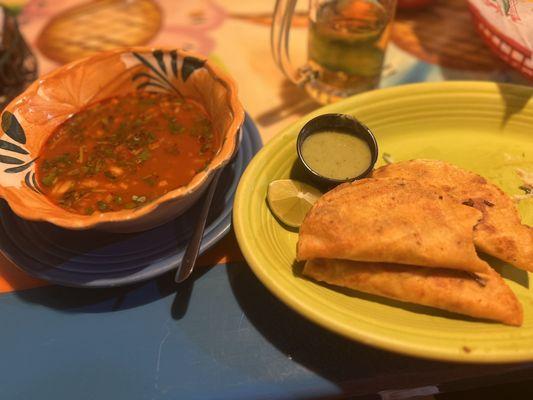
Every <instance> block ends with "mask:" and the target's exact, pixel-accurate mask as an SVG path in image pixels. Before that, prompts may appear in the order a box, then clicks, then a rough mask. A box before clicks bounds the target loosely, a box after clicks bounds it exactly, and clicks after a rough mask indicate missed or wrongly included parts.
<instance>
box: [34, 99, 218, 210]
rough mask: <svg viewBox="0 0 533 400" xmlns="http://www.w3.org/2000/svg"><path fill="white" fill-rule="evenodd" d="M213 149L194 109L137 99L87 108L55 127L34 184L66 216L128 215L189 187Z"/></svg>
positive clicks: (201, 114) (203, 118) (205, 123)
mask: <svg viewBox="0 0 533 400" xmlns="http://www.w3.org/2000/svg"><path fill="white" fill-rule="evenodd" d="M219 147H220V138H219V137H218V135H215V134H214V132H213V127H212V124H211V121H210V120H209V117H208V115H207V114H206V112H205V110H203V109H202V108H201V107H200V106H199V105H198V104H197V103H195V102H192V101H190V100H182V99H180V98H178V97H176V96H173V95H170V94H164V93H150V92H137V93H135V94H133V95H129V96H126V97H114V98H110V99H107V100H105V101H102V102H100V103H96V104H93V105H91V106H89V107H88V108H86V109H84V110H82V111H80V112H79V113H77V114H75V115H73V116H72V117H71V118H69V119H68V120H66V121H65V122H64V123H63V124H61V125H60V126H59V127H58V128H57V129H56V130H55V132H54V133H53V134H52V135H51V136H50V138H49V139H48V140H47V142H46V144H45V145H44V146H43V149H42V152H41V154H40V157H39V159H38V160H37V181H38V183H39V187H40V188H41V190H42V191H43V192H44V194H45V195H46V196H47V197H48V198H49V199H50V200H51V201H53V202H54V203H55V204H57V205H59V206H61V207H63V208H65V209H67V210H69V211H71V212H74V213H78V214H86V215H90V214H93V213H94V212H109V211H119V210H123V209H134V208H137V207H140V206H142V205H145V204H147V203H149V202H151V201H153V200H154V199H156V198H158V197H160V196H162V195H164V194H165V193H168V192H169V191H171V190H174V189H176V188H178V187H180V186H184V185H186V184H187V183H189V182H190V181H191V179H192V178H193V176H194V175H196V174H197V173H198V172H200V171H202V170H203V169H205V168H206V166H207V165H208V163H209V162H210V161H211V159H212V158H213V157H214V155H215V154H216V153H217V151H218V149H219Z"/></svg>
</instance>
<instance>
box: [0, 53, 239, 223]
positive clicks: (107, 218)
mask: <svg viewBox="0 0 533 400" xmlns="http://www.w3.org/2000/svg"><path fill="white" fill-rule="evenodd" d="M156 50H162V51H164V52H170V51H176V52H177V53H178V55H180V56H181V57H187V56H190V57H195V58H197V59H200V60H202V61H204V65H203V66H204V67H205V68H206V69H207V70H208V72H209V73H210V75H211V76H212V77H213V79H215V80H216V81H218V82H219V83H220V84H222V85H223V86H224V87H225V88H226V90H227V101H228V104H229V108H230V110H231V111H232V112H233V120H232V122H231V125H230V126H229V127H228V129H227V130H226V131H225V132H224V134H223V141H222V144H221V147H220V150H219V151H218V153H217V154H215V156H214V157H213V159H212V160H211V161H210V163H209V164H208V167H207V169H205V170H203V171H201V172H198V173H197V174H195V175H194V176H193V177H192V178H191V180H190V181H189V183H188V184H187V185H184V186H180V187H178V188H176V189H174V190H171V191H170V192H168V193H166V194H164V195H163V196H161V197H158V198H157V199H155V200H154V201H153V202H151V203H150V204H147V205H145V206H142V207H139V208H137V209H132V210H128V209H124V210H120V211H113V212H108V213H94V214H92V215H83V214H77V213H73V212H69V211H67V210H65V209H63V208H61V207H59V206H58V205H56V204H54V203H53V202H52V201H51V200H50V199H49V198H48V197H47V196H45V195H42V196H43V198H44V200H45V201H46V202H47V203H48V204H49V205H50V207H51V208H53V209H54V210H57V212H58V216H57V217H56V216H46V217H43V216H41V214H39V213H37V212H35V211H34V210H32V208H31V207H28V206H25V205H24V203H23V202H22V201H17V202H10V201H9V198H8V197H9V196H6V194H5V191H6V190H7V189H8V188H6V187H4V186H2V185H0V198H2V199H4V200H5V201H6V202H7V203H8V204H9V206H10V208H11V210H12V211H13V212H14V213H15V214H17V215H18V216H19V217H21V218H24V219H26V220H29V221H36V222H38V221H45V222H50V223H52V224H54V225H56V226H59V227H61V228H66V229H72V230H85V229H94V228H99V227H101V226H103V225H113V224H115V223H116V224H120V223H128V222H130V221H135V220H140V219H141V218H143V217H145V216H146V215H148V214H150V213H152V212H154V211H155V210H156V209H158V208H159V207H161V206H162V205H164V204H166V203H170V202H172V201H175V200H177V199H179V198H183V197H186V196H187V195H189V194H192V193H194V192H196V191H197V190H199V189H202V188H204V186H205V184H206V182H207V181H210V179H211V177H212V175H213V174H214V173H215V171H216V170H218V169H220V168H224V167H225V166H226V165H227V164H228V163H229V162H230V161H231V159H232V158H233V156H234V155H235V153H236V152H237V149H238V145H239V141H240V135H241V134H240V132H241V129H242V125H243V123H244V115H245V114H244V108H243V106H242V104H241V102H240V100H239V98H238V86H237V83H236V82H235V80H234V79H233V78H232V77H231V76H230V75H229V74H228V73H226V72H225V71H224V70H223V69H222V68H221V67H219V66H217V65H215V64H214V63H213V61H211V60H209V58H208V57H207V56H205V55H202V54H199V53H196V52H194V51H189V50H183V49H180V48H177V47H173V46H130V47H120V48H116V49H112V50H107V51H102V52H98V53H96V54H93V55H90V56H88V57H84V58H81V59H79V60H75V61H73V62H70V63H68V64H64V65H62V66H60V67H58V68H56V69H54V70H53V71H50V72H49V73H47V74H45V75H43V76H41V77H38V78H37V79H36V80H35V81H34V82H33V83H32V84H30V85H29V86H28V87H27V88H26V89H25V90H24V91H23V92H22V93H21V94H19V95H18V96H17V97H15V98H14V99H13V100H11V101H10V102H9V104H8V105H7V106H6V107H5V108H4V110H9V109H11V108H12V107H13V105H15V104H16V103H17V102H19V101H20V100H21V99H23V98H24V97H25V96H27V95H28V93H31V92H36V91H37V90H38V87H39V85H40V84H41V82H43V81H45V80H47V79H51V78H53V77H55V76H57V75H60V74H62V73H65V72H66V71H68V70H69V69H72V68H74V67H76V66H78V65H80V64H84V63H88V62H91V61H96V60H99V59H103V58H107V57H111V56H113V55H117V54H125V53H131V52H136V53H141V54H146V53H152V52H153V51H156ZM2 113H3V111H2ZM3 135H4V133H3V132H0V137H1V136H3ZM40 150H41V149H39V151H38V152H37V153H39V152H40ZM37 157H38V155H37ZM16 190H24V189H16Z"/></svg>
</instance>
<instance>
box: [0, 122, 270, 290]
mask: <svg viewBox="0 0 533 400" xmlns="http://www.w3.org/2000/svg"><path fill="white" fill-rule="evenodd" d="M261 146H262V143H261V137H260V136H259V132H258V131H257V128H256V126H255V125H254V123H253V121H252V119H251V118H250V117H249V116H246V120H245V122H244V125H243V138H242V141H241V145H240V147H239V151H238V153H237V154H236V156H235V158H234V159H233V161H232V163H231V164H230V165H228V166H227V167H226V169H225V170H224V172H223V174H222V176H221V177H220V181H219V184H218V189H217V191H216V193H215V197H214V198H213V203H212V204H213V205H212V209H211V212H210V217H209V219H208V221H207V225H206V228H205V232H204V238H203V240H202V245H201V247H200V254H202V253H203V252H205V251H206V250H207V249H208V248H210V247H211V246H213V245H214V244H215V243H216V242H218V241H219V240H220V239H222V238H223V237H224V235H226V233H228V231H229V230H230V227H231V210H232V207H233V197H234V195H235V190H236V189H237V184H238V182H239V179H240V177H241V175H242V173H243V172H244V169H245V168H246V166H247V165H248V162H249V161H250V160H251V159H252V157H253V156H254V155H255V153H256V152H257V151H258V150H259V149H260V148H261ZM201 203H202V201H199V202H198V204H196V205H195V206H194V207H192V208H191V209H190V210H189V211H187V212H186V213H185V214H183V215H181V216H180V217H178V218H176V219H175V220H174V221H172V222H169V223H167V224H165V225H162V226H160V227H157V228H155V229H151V230H149V231H145V232H139V233H131V234H115V233H108V232H102V231H95V230H88V231H69V230H65V229H61V228H59V227H57V226H55V225H51V224H48V223H42V222H31V221H26V220H24V219H22V218H19V217H17V216H16V215H15V214H14V213H13V212H12V211H11V210H10V208H9V206H8V205H7V203H6V202H5V201H1V202H0V218H1V224H0V250H1V251H2V252H3V253H4V255H5V256H6V257H8V258H9V259H10V260H12V261H13V262H14V263H15V264H16V265H17V266H18V267H19V268H20V269H22V270H23V271H25V272H26V273H28V274H30V275H32V276H34V277H36V278H40V279H44V280H46V281H49V282H52V283H57V284H60V285H66V286H75V287H92V288H96V287H100V288H103V287H113V286H122V285H127V284H131V283H135V282H140V281H144V280H147V279H150V278H153V277H156V276H158V275H161V274H163V273H165V272H167V271H169V270H171V269H173V268H176V267H177V266H178V265H179V263H180V262H181V259H182V257H183V254H184V252H185V247H186V246H187V243H188V241H189V238H190V236H191V234H192V229H193V227H194V226H195V224H196V218H197V216H198V214H199V212H200V207H201Z"/></svg>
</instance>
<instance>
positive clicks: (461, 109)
mask: <svg viewBox="0 0 533 400" xmlns="http://www.w3.org/2000/svg"><path fill="white" fill-rule="evenodd" d="M532 97H533V89H532V88H528V87H524V86H515V85H499V84H495V83H489V82H442V83H423V84H414V85H406V86H401V87H395V88H390V89H383V90H376V91H372V92H368V93H364V94H361V95H357V96H354V97H351V98H349V99H347V100H344V101H342V102H340V103H336V104H333V105H330V106H327V107H324V108H321V109H319V110H317V111H316V112H314V113H312V114H310V115H308V116H306V117H304V118H302V119H301V120H300V121H298V122H297V123H295V124H293V125H292V126H290V127H289V128H287V129H285V130H284V131H283V132H281V133H280V134H279V135H277V136H276V137H275V138H274V139H273V140H271V141H270V142H269V143H268V144H267V145H266V146H265V147H264V148H263V149H262V150H261V151H260V152H259V153H258V154H257V155H256V157H255V158H254V159H253V160H252V162H251V163H250V165H249V166H248V168H247V169H246V172H245V173H244V175H243V177H242V179H241V181H240V184H239V187H238V190H237V195H236V199H235V204H234V212H233V219H234V227H235V232H236V235H237V240H238V242H239V245H240V247H241V249H242V252H243V254H244V256H245V258H246V260H247V261H248V263H249V264H250V267H251V268H252V269H253V271H254V273H255V274H256V275H257V276H258V277H259V279H260V280H261V281H262V282H263V283H264V284H265V286H267V287H268V288H269V289H270V290H271V291H272V292H273V293H274V294H275V295H276V296H277V297H279V298H280V299H281V300H282V301H284V302H285V303H287V304H288V305H289V306H290V307H292V308H293V309H294V310H296V311H297V312H299V313H301V314H302V315H304V316H306V317H307V318H309V319H310V320H312V321H314V322H316V323H318V324H320V325H322V326H323V327H325V328H327V329H330V330H332V331H335V332H337V333H340V334H342V335H344V336H346V337H349V338H352V339H354V340H357V341H359V342H362V343H365V344H368V345H371V346H376V347H380V348H383V349H388V350H391V351H395V352H399V353H404V354H409V355H413V356H418V357H424V358H431V359H439V360H448V361H460V362H478V363H493V362H511V361H513V362H517V361H531V360H533V289H531V288H530V285H533V281H531V282H530V280H531V276H530V275H531V274H528V273H526V272H524V271H521V270H518V269H516V268H514V267H512V266H509V265H505V264H503V263H501V262H498V261H495V260H492V259H491V260H489V262H490V263H491V264H492V265H493V266H495V267H496V268H497V269H498V270H499V271H501V273H502V275H503V276H504V278H505V279H506V282H507V283H508V284H509V286H510V287H511V289H512V290H513V291H514V292H515V293H516V295H517V296H518V298H519V300H520V301H521V303H522V305H523V307H524V324H523V326H522V327H519V328H516V327H509V326H505V325H502V324H498V323H491V322H484V321H480V320H474V319H471V318H467V317H462V316H459V315H455V314H451V313H446V312H442V311H439V310H435V309H432V308H428V307H422V306H416V305H410V304H407V303H401V302H396V301H392V300H387V299H383V298H380V297H376V296H370V295H366V294H360V295H354V294H346V292H345V291H342V290H336V289H334V288H333V287H328V286H326V285H321V284H317V283H315V282H312V281H310V280H308V279H305V278H304V277H302V276H300V275H299V269H300V268H301V266H300V265H298V263H296V261H295V255H296V242H297V240H298V234H297V231H295V230H290V229H288V228H286V227H284V226H282V225H280V223H279V222H278V221H277V220H276V219H275V218H274V217H273V216H272V214H271V213H270V211H269V209H268V206H267V202H266V199H265V196H266V192H267V187H268V184H269V183H270V182H271V181H273V180H276V179H284V178H295V179H302V175H301V170H300V168H299V167H298V163H297V155H296V136H297V134H298V131H299V130H300V128H301V127H302V126H303V125H304V124H305V123H306V122H307V121H308V120H310V119H311V118H313V117H315V116H317V115H319V114H324V113H331V112H338V113H347V114H351V115H353V116H355V117H356V118H358V119H360V120H361V121H362V122H364V123H365V124H366V125H367V126H368V127H369V128H370V129H371V130H372V131H373V132H374V134H375V135H376V138H377V140H378V144H379V149H380V163H381V164H382V163H383V161H382V155H383V153H388V154H390V156H391V157H392V158H393V159H394V160H395V161H400V160H408V159H414V158H433V159H440V160H445V161H449V162H451V163H454V164H456V165H458V166H461V167H463V168H466V169H469V170H472V171H475V172H478V173H479V174H481V175H483V176H485V177H486V178H488V179H490V180H491V181H492V182H494V183H496V184H497V185H499V186H500V187H501V188H502V189H503V190H505V191H506V192H507V193H509V194H510V195H515V194H521V193H523V192H522V191H521V190H520V189H519V186H520V185H521V181H520V180H519V178H518V176H517V174H516V169H517V168H523V169H525V170H527V171H529V172H532V173H533V99H532ZM519 209H520V213H521V215H522V220H523V221H524V223H527V224H529V225H533V199H527V200H524V201H522V202H521V203H520V206H519ZM450 251H453V249H450ZM272 318H276V316H275V315H272Z"/></svg>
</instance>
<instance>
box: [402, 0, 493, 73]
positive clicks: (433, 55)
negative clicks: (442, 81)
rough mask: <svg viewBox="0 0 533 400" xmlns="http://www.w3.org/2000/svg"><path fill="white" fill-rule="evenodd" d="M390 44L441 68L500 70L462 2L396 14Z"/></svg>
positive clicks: (444, 0)
mask: <svg viewBox="0 0 533 400" xmlns="http://www.w3.org/2000/svg"><path fill="white" fill-rule="evenodd" d="M392 41H393V42H394V43H395V44H396V45H397V46H398V47H400V48H401V49H402V50H404V51H406V52H408V53H410V54H412V55H414V56H415V57H417V58H420V59H421V60H423V61H426V62H429V63H431V64H438V65H440V66H442V67H448V68H454V69H460V70H471V71H491V70H494V69H497V68H498V67H502V66H503V64H502V63H501V62H500V61H499V60H498V59H497V58H496V57H495V56H494V55H493V54H492V53H491V52H490V50H489V49H488V47H487V46H486V45H485V44H484V43H483V41H482V39H481V38H480V37H479V35H478V34H477V32H476V31H475V28H474V23H473V21H472V18H471V16H470V13H469V11H468V5H467V4H466V2H465V1H463V0H435V1H434V3H433V4H430V5H429V6H428V7H425V8H422V9H419V10H398V12H397V15H396V20H395V23H394V25H393V29H392Z"/></svg>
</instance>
